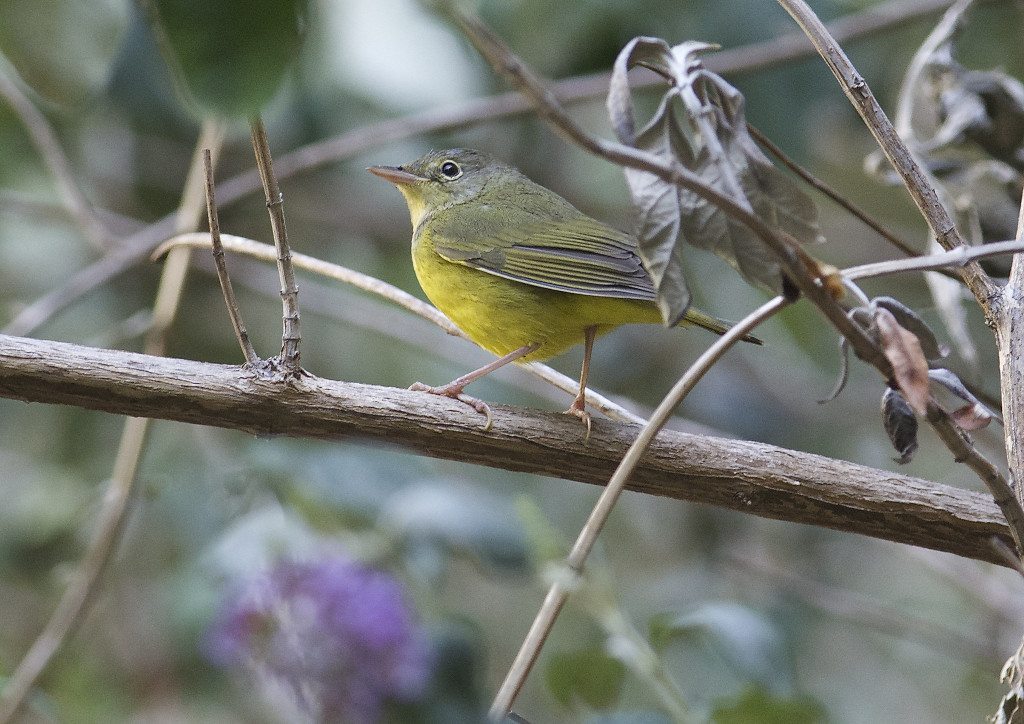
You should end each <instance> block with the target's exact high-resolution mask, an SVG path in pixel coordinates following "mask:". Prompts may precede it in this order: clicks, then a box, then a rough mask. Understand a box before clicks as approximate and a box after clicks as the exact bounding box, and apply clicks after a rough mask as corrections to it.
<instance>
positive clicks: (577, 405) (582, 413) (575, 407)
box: [565, 327, 597, 438]
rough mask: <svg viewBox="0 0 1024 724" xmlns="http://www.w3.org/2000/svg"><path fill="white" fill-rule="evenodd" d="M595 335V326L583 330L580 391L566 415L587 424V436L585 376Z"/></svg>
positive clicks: (588, 422) (588, 431)
mask: <svg viewBox="0 0 1024 724" xmlns="http://www.w3.org/2000/svg"><path fill="white" fill-rule="evenodd" d="M596 336H597V327H587V328H586V329H585V330H583V368H582V369H581V370H580V391H579V392H578V393H576V399H575V400H573V401H572V404H571V405H570V406H569V409H568V410H566V411H565V414H567V415H574V416H576V417H578V418H580V419H581V420H583V422H584V423H586V425H587V437H588V438H589V437H590V413H589V412H587V377H589V376H590V355H591V354H592V353H593V351H594V338H595V337H596Z"/></svg>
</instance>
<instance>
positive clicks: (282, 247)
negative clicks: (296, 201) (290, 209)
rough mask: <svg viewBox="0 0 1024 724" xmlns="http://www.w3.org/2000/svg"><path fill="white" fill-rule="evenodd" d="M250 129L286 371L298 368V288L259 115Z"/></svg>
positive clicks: (280, 204)
mask: <svg viewBox="0 0 1024 724" xmlns="http://www.w3.org/2000/svg"><path fill="white" fill-rule="evenodd" d="M249 127H250V128H251V130H252V147H253V151H254V152H255V153H256V167H257V168H258V169H259V173H260V180H261V181H262V182H263V193H264V195H265V196H266V199H267V211H268V212H270V227H271V229H272V230H273V232H274V246H275V247H276V248H277V272H278V276H279V278H280V280H281V305H282V307H283V308H284V312H283V320H282V327H283V331H282V333H281V365H282V367H283V368H284V372H285V374H295V373H297V372H299V371H300V370H301V367H300V364H299V363H300V357H299V342H300V340H301V334H300V332H299V287H298V285H297V284H296V283H295V269H294V268H293V267H292V251H291V248H290V247H289V245H288V229H287V227H286V226H285V222H284V196H283V195H282V194H281V188H280V187H279V186H278V185H277V177H276V176H275V175H274V163H273V160H272V159H271V157H270V144H269V142H268V141H267V130H266V128H264V127H263V119H261V118H260V117H259V116H255V117H253V118H252V119H251V120H250V121H249Z"/></svg>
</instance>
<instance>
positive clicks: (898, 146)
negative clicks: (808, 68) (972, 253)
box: [778, 0, 999, 315]
mask: <svg viewBox="0 0 1024 724" xmlns="http://www.w3.org/2000/svg"><path fill="white" fill-rule="evenodd" d="M778 2H779V4H780V5H782V7H783V8H784V9H785V10H786V12H788V13H789V14H790V15H791V16H792V17H793V19H794V20H795V21H796V22H797V24H798V25H799V26H800V27H801V29H803V31H804V33H806V34H807V37H808V38H810V40H811V42H812V43H813V44H814V47H815V49H816V50H817V51H818V54H819V55H820V56H821V57H822V59H823V60H824V61H825V64H826V65H827V66H828V67H829V69H830V70H831V71H832V74H833V75H834V76H835V77H836V79H837V80H838V81H839V84H840V86H841V87H842V89H843V92H844V93H846V96H847V98H849V99H850V102H851V103H852V104H853V106H854V108H856V109H857V112H858V113H859V114H860V116H861V118H862V119H863V121H864V123H865V125H867V127H868V130H869V131H871V135H873V136H874V137H875V140H876V141H877V142H878V145H879V147H880V148H881V149H882V152H883V153H884V154H885V157H886V158H887V159H888V160H889V163H891V164H892V167H893V168H894V169H895V170H896V172H897V173H898V174H899V175H900V178H902V179H903V183H904V186H906V188H907V190H908V191H909V192H910V195H911V197H912V198H913V199H914V203H915V204H916V205H917V207H918V209H919V210H920V212H921V215H922V216H923V217H924V219H925V221H926V222H927V223H928V228H929V229H931V233H932V235H933V236H934V238H935V240H936V241H937V242H938V243H939V244H940V245H941V246H942V248H943V249H946V250H950V249H953V248H955V247H958V246H964V240H963V238H961V236H960V232H959V231H957V229H956V225H955V224H954V223H953V219H952V218H951V217H950V215H949V211H948V210H947V209H946V208H945V207H944V206H943V205H942V203H941V202H940V201H939V198H938V195H937V193H936V191H935V187H934V186H932V184H931V182H930V181H929V180H928V177H927V175H926V174H925V173H924V171H923V170H922V169H921V166H920V164H919V163H918V162H917V159H915V158H914V155H913V153H912V152H911V151H910V149H909V148H907V145H906V144H905V143H904V142H903V139H901V138H900V136H899V134H898V133H896V129H895V128H894V127H893V125H892V123H891V122H890V121H889V119H888V117H886V115H885V112H884V111H883V110H882V108H881V106H880V105H879V104H878V101H877V100H876V99H875V96H874V94H872V92H871V89H870V88H869V87H868V84H867V82H866V81H865V80H864V78H863V77H862V76H861V75H860V73H858V72H857V69H856V68H854V67H853V64H852V63H851V62H850V59H849V58H847V57H846V53H844V52H843V49H842V48H841V47H839V44H838V43H837V42H836V40H835V38H833V37H832V36H831V34H830V33H829V32H828V29H827V28H826V27H825V25H824V24H823V23H822V22H821V20H819V19H818V16H817V15H815V14H814V11H813V10H811V9H810V7H808V5H807V3H805V2H804V1H803V0H778ZM960 275H961V278H962V279H963V280H964V283H965V284H966V285H967V287H968V288H969V289H970V290H971V293H972V294H974V296H975V298H976V299H977V300H978V303H979V304H980V305H981V307H982V309H983V310H984V311H985V314H986V315H989V314H991V311H992V310H991V300H992V299H993V298H994V297H995V296H996V295H997V294H998V291H999V290H998V287H996V285H995V284H994V283H993V282H992V280H991V279H990V278H989V277H988V275H987V274H986V273H985V272H984V270H982V268H981V266H980V265H979V264H978V263H977V262H970V263H968V264H967V266H965V267H964V268H963V269H962V270H961V272H960Z"/></svg>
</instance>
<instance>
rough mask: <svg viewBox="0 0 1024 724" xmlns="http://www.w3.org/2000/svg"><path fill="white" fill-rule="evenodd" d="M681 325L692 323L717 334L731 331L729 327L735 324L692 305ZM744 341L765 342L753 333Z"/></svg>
mask: <svg viewBox="0 0 1024 724" xmlns="http://www.w3.org/2000/svg"><path fill="white" fill-rule="evenodd" d="M679 324H680V325H683V324H692V325H694V326H695V327H703V328H704V329H707V330H709V331H711V332H714V333H715V334H725V333H726V332H728V331H729V328H730V327H732V326H733V323H732V322H726V321H725V320H724V319H719V318H718V317H712V316H711V315H710V314H705V313H704V312H702V311H700V310H699V309H694V308H693V307H690V308H689V309H687V310H686V314H685V315H684V316H683V319H682V321H681V322H679ZM743 341H744V342H751V343H752V344H764V342H762V341H761V340H760V339H758V338H757V337H755V336H754V335H752V334H748V335H746V336H745V337H744V338H743Z"/></svg>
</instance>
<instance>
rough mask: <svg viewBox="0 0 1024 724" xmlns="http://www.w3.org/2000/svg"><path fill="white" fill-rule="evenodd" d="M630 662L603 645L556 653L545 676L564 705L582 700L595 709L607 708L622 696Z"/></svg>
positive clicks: (569, 705)
mask: <svg viewBox="0 0 1024 724" xmlns="http://www.w3.org/2000/svg"><path fill="white" fill-rule="evenodd" d="M625 676H626V666H625V664H623V663H622V662H621V661H619V660H618V659H613V658H612V657H610V656H609V655H608V654H606V653H605V652H604V650H603V649H601V648H590V649H582V650H580V651H571V652H567V653H557V654H552V655H551V656H550V657H549V658H548V662H547V666H546V668H545V671H544V679H545V681H546V682H547V685H548V689H550V690H551V693H552V694H554V695H555V698H556V699H558V701H559V702H561V703H562V704H563V705H565V706H567V707H571V706H572V705H573V702H575V701H577V700H578V701H582V702H583V703H585V704H586V705H588V706H590V707H593V708H595V709H607V708H608V707H610V706H612V705H613V704H615V702H616V701H617V700H618V698H619V691H620V689H621V688H622V681H623V679H624V678H625Z"/></svg>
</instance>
